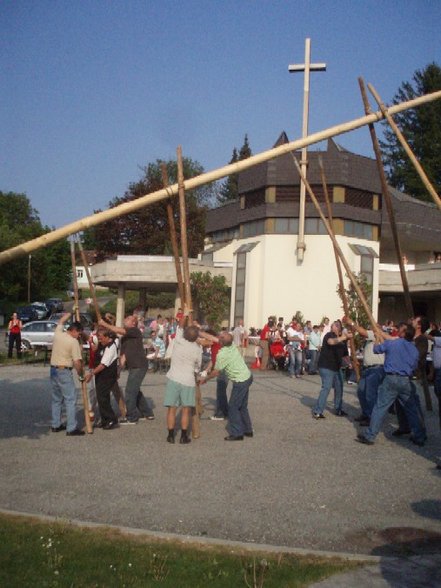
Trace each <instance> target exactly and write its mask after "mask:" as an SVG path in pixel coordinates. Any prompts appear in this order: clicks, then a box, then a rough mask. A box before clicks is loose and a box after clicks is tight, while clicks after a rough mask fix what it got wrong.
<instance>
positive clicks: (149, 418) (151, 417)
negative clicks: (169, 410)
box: [138, 414, 155, 421]
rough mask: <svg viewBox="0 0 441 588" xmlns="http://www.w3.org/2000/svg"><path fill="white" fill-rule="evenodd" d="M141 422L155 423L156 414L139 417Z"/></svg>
mask: <svg viewBox="0 0 441 588" xmlns="http://www.w3.org/2000/svg"><path fill="white" fill-rule="evenodd" d="M138 420H140V421H154V420H155V415H154V414H143V415H142V416H140V417H139V419H138Z"/></svg>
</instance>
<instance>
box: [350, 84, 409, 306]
mask: <svg viewBox="0 0 441 588" xmlns="http://www.w3.org/2000/svg"><path fill="white" fill-rule="evenodd" d="M358 83H359V85H360V91H361V97H362V100H363V105H364V110H365V113H366V114H370V113H371V112H372V110H371V107H370V104H369V100H368V97H367V93H366V88H365V85H364V81H363V78H358ZM368 127H369V132H370V135H371V140H372V147H373V149H374V153H375V159H376V161H377V169H378V174H379V176H380V182H381V192H382V195H383V200H384V202H385V204H386V209H387V214H388V217H389V223H390V228H391V231H392V237H393V240H394V244H395V252H396V254H397V260H398V265H399V268H400V275H401V283H402V284H403V293H404V303H405V305H406V312H407V316H408V317H411V316H412V315H413V306H412V299H411V297H410V292H409V284H408V282H407V274H406V268H405V267H404V261H403V254H402V251H401V245H400V239H399V236H398V229H397V223H396V221H395V214H394V209H393V206H392V199H391V197H390V194H389V188H388V186H387V180H386V174H385V172H384V167H383V161H382V157H381V149H380V144H379V142H378V139H377V133H376V131H375V127H374V125H373V124H372V123H371V124H369V125H368Z"/></svg>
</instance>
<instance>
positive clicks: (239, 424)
mask: <svg viewBox="0 0 441 588" xmlns="http://www.w3.org/2000/svg"><path fill="white" fill-rule="evenodd" d="M252 383H253V376H250V377H249V378H248V380H245V382H233V389H232V390H231V396H230V402H229V403H228V425H227V431H228V432H229V434H230V435H233V436H234V437H239V436H240V435H243V434H244V433H251V432H252V430H253V425H252V424H251V418H250V414H249V412H248V393H249V389H250V386H251V384H252Z"/></svg>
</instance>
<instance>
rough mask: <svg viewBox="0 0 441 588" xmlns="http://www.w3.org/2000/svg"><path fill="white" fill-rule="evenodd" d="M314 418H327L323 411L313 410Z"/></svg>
mask: <svg viewBox="0 0 441 588" xmlns="http://www.w3.org/2000/svg"><path fill="white" fill-rule="evenodd" d="M312 418H313V419H324V418H326V417H325V415H324V414H323V413H321V412H313V413H312Z"/></svg>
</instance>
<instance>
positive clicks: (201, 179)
mask: <svg viewBox="0 0 441 588" xmlns="http://www.w3.org/2000/svg"><path fill="white" fill-rule="evenodd" d="M440 98H441V90H439V91H437V92H433V93H431V94H425V95H424V96H419V97H418V98H414V99H413V100H409V101H407V102H402V103H401V104H396V105H394V106H391V107H390V108H389V109H388V113H389V114H390V115H393V114H396V113H399V112H403V111H405V110H408V109H409V108H416V107H418V106H421V105H422V104H427V103H428V102H433V101H435V100H439V99H440ZM383 118H385V115H384V114H383V113H382V112H381V111H379V112H375V113H372V114H369V115H366V116H363V117H361V118H357V119H354V120H351V121H348V122H346V123H341V124H338V125H335V126H333V127H330V128H328V129H326V130H324V131H320V132H318V133H313V134H312V135H309V136H308V137H305V138H302V139H297V140H296V141H291V142H290V143H286V144H284V145H279V146H278V147H274V148H273V149H269V150H268V151H264V152H262V153H259V154H257V155H252V156H251V157H249V158H247V159H242V160H240V161H237V162H235V163H230V164H229V165H226V166H224V167H221V168H218V169H216V170H214V171H211V172H207V173H204V174H201V175H199V176H196V177H194V178H190V179H188V180H186V181H185V182H184V188H185V190H194V189H195V188H198V187H200V186H203V185H205V184H209V183H210V182H214V181H216V180H219V179H221V178H223V177H225V176H230V175H233V174H237V173H239V172H241V171H243V170H245V169H249V168H252V167H253V166H255V165H258V164H259V163H263V162H265V161H269V160H270V159H274V158H276V157H280V156H281V155H285V154H287V153H291V152H293V151H296V150H298V149H301V148H303V147H305V146H308V145H313V144H315V143H319V142H320V141H323V140H325V139H329V138H331V137H335V136H337V135H342V134H344V133H348V132H349V131H353V130H355V129H359V128H361V127H363V126H365V125H368V124H371V123H375V122H378V121H380V120H382V119H383ZM178 189H179V187H178V184H173V185H172V186H168V187H167V188H163V189H161V190H157V191H156V192H152V193H151V194H146V195H145V196H141V197H140V198H137V199H136V200H132V201H130V202H124V203H123V204H120V205H118V206H115V207H114V208H110V209H107V210H104V211H101V212H97V213H95V214H93V215H91V216H87V217H85V218H83V219H81V220H79V221H75V222H73V223H70V224H68V225H65V226H64V227H61V228H59V229H55V230H54V231H51V232H50V233H46V234H45V235H41V236H40V237H37V238H36V239H31V240H30V241H27V242H25V243H22V244H21V245H17V246H15V247H12V248H10V249H6V250H5V251H2V252H1V253H0V265H3V264H4V263H7V262H8V261H12V260H13V259H16V258H18V257H21V256H23V255H28V254H29V253H31V252H32V251H35V250H37V249H40V248H41V247H46V246H48V245H51V244H52V243H55V242H57V241H59V240H60V239H64V238H66V237H68V236H69V235H72V234H74V233H78V232H80V231H84V230H86V229H89V228H90V227H94V226H96V225H100V224H102V223H105V222H106V221H109V220H112V219H114V218H118V217H120V216H124V215H127V214H130V213H131V212H135V211H136V210H139V209H141V208H144V207H145V206H148V205H150V204H154V203H155V202H159V201H161V200H165V199H166V198H169V197H171V196H176V195H177V194H178Z"/></svg>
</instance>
